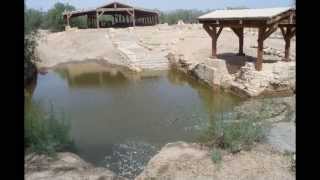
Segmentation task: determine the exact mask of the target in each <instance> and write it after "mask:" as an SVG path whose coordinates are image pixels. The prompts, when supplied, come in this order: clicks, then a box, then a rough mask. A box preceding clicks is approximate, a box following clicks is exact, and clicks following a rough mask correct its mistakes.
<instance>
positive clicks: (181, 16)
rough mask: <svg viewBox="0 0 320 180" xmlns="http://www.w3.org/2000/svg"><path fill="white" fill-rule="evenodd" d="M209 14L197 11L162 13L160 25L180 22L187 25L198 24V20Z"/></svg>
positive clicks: (180, 10) (179, 10)
mask: <svg viewBox="0 0 320 180" xmlns="http://www.w3.org/2000/svg"><path fill="white" fill-rule="evenodd" d="M207 12H208V11H200V10H195V9H191V10H185V9H178V10H174V11H168V12H160V23H168V24H176V23H177V22H178V21H179V20H183V22H185V23H196V22H197V18H198V17H199V16H201V15H203V14H205V13H207Z"/></svg>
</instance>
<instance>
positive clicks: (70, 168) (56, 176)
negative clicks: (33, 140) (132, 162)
mask: <svg viewBox="0 0 320 180" xmlns="http://www.w3.org/2000/svg"><path fill="white" fill-rule="evenodd" d="M25 179H27V180H40V179H46V180H73V179H90V180H91V179H92V180H98V179H99V180H100V179H105V180H112V179H119V180H121V179H125V178H123V177H119V176H117V175H115V174H114V173H113V172H111V171H110V170H108V169H105V168H96V167H93V166H92V165H90V164H89V163H86V162H85V161H83V160H82V159H81V158H80V157H78V156H77V155H75V154H73V153H58V154H57V157H56V158H52V157H48V156H45V155H35V154H31V155H28V156H26V157H25Z"/></svg>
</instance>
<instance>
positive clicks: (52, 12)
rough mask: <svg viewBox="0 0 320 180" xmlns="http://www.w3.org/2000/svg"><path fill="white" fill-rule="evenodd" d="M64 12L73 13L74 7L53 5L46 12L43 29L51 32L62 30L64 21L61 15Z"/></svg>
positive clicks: (59, 4)
mask: <svg viewBox="0 0 320 180" xmlns="http://www.w3.org/2000/svg"><path fill="white" fill-rule="evenodd" d="M65 10H66V11H73V10H75V7H74V6H71V5H69V4H63V3H60V2H58V3H56V4H54V6H53V8H51V9H49V10H48V13H47V16H46V23H45V24H44V27H45V28H47V29H49V30H51V31H53V32H56V31H62V30H63V29H64V19H63V16H62V13H63V12H64V11H65Z"/></svg>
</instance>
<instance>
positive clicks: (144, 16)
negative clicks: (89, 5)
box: [62, 2, 159, 28]
mask: <svg viewBox="0 0 320 180" xmlns="http://www.w3.org/2000/svg"><path fill="white" fill-rule="evenodd" d="M62 15H63V17H64V20H65V23H66V26H70V19H71V18H74V17H79V16H86V17H87V25H88V27H89V28H100V27H130V26H148V25H156V24H159V13H158V12H157V11H153V10H147V9H144V8H138V7H133V6H130V5H126V4H123V3H119V2H112V3H108V4H105V5H103V6H100V7H97V8H93V9H87V10H84V9H82V10H76V11H65V12H63V14H62ZM103 15H110V16H111V17H112V18H111V19H110V20H107V21H105V20H102V16H103Z"/></svg>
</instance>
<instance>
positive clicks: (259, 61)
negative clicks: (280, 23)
mask: <svg viewBox="0 0 320 180" xmlns="http://www.w3.org/2000/svg"><path fill="white" fill-rule="evenodd" d="M265 29H266V28H265V27H260V28H259V32H258V50H257V61H256V64H255V68H256V70H257V71H261V70H262V61H263V41H264V39H263V36H264V33H265Z"/></svg>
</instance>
